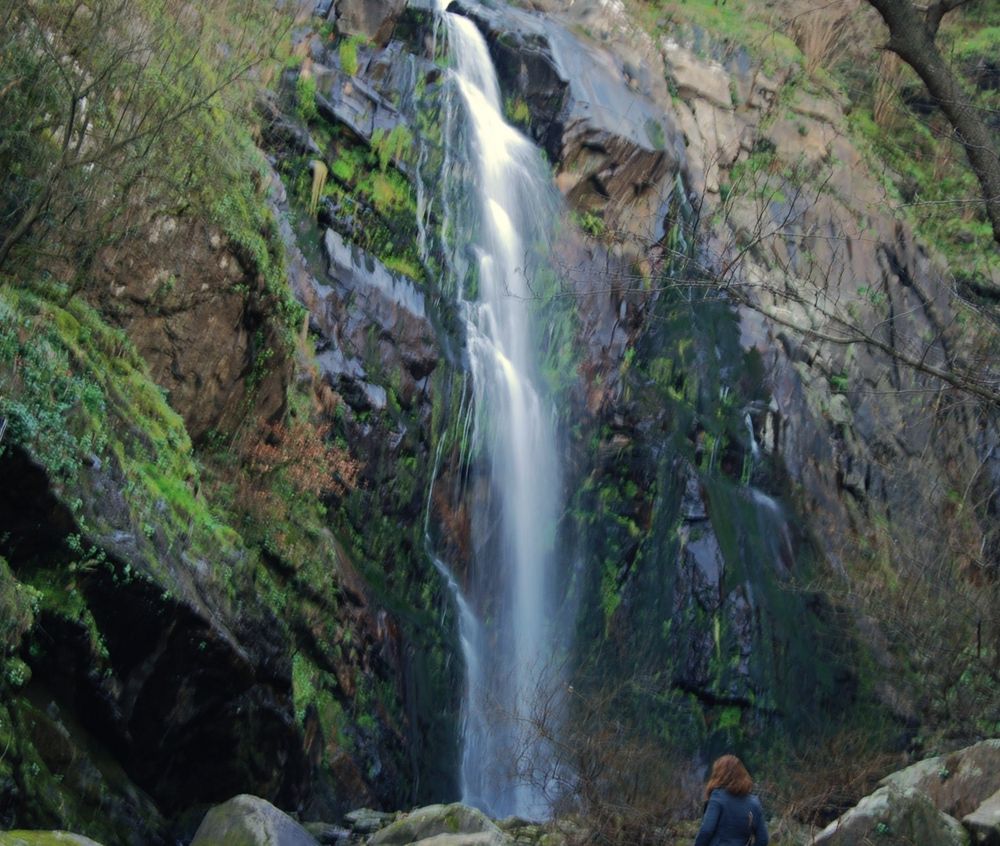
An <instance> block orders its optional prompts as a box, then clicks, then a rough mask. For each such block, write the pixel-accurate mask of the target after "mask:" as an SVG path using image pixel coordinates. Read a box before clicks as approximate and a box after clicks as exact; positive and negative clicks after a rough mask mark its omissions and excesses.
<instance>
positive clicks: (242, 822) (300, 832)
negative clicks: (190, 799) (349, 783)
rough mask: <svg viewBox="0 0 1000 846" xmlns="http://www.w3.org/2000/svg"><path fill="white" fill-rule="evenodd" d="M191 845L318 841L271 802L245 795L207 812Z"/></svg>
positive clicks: (273, 845) (281, 845) (308, 845)
mask: <svg viewBox="0 0 1000 846" xmlns="http://www.w3.org/2000/svg"><path fill="white" fill-rule="evenodd" d="M191 846H318V841H317V840H316V838H314V837H313V836H312V835H311V834H310V833H309V832H308V831H306V830H305V829H304V828H303V827H302V826H301V825H299V824H298V823H297V822H295V820H293V819H292V818H291V817H290V816H288V814H285V813H283V812H281V811H279V810H278V809H277V808H275V807H274V805H272V804H271V803H270V802H268V801H266V800H264V799H261V798H259V797H257V796H247V795H243V796H236V797H235V798H233V799H230V800H229V801H228V802H226V803H224V804H222V805H217V806H216V807H214V808H212V810H211V811H209V812H208V813H207V814H205V819H204V820H202V823H201V825H200V826H198V831H197V832H195V835H194V840H192V841H191Z"/></svg>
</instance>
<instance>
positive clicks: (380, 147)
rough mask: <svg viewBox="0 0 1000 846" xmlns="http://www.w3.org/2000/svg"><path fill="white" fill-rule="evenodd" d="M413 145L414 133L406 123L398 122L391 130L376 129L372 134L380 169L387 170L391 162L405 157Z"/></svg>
mask: <svg viewBox="0 0 1000 846" xmlns="http://www.w3.org/2000/svg"><path fill="white" fill-rule="evenodd" d="M412 145H413V133H412V132H410V129H409V127H407V126H406V124H404V123H397V124H396V125H395V126H394V127H393V128H392V130H391V131H390V132H388V133H386V132H384V131H383V130H381V129H377V130H375V132H374V133H373V135H372V149H373V150H374V151H375V155H376V156H377V158H378V166H379V170H381V171H383V172H384V171H385V170H386V168H387V167H388V166H389V164H390V163H391V162H394V161H400V160H402V159H404V158H405V155H404V154H406V153H408V152H409V150H410V149H411V147H412Z"/></svg>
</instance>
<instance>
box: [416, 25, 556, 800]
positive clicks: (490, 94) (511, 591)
mask: <svg viewBox="0 0 1000 846" xmlns="http://www.w3.org/2000/svg"><path fill="white" fill-rule="evenodd" d="M438 15H439V21H440V23H441V24H442V25H443V27H444V29H445V32H446V33H447V49H448V51H449V53H450V55H451V57H452V70H451V71H450V74H449V79H448V81H447V85H446V88H447V90H448V91H450V93H451V95H452V96H453V97H454V101H453V102H452V101H449V102H448V103H447V105H446V107H445V108H444V109H443V112H444V115H445V120H444V123H445V124H446V125H445V126H444V127H443V136H444V138H443V141H444V145H445V156H444V161H445V164H446V166H445V167H444V168H443V172H442V174H440V181H441V184H439V185H436V186H432V187H431V188H428V187H427V186H422V193H421V206H422V208H427V207H428V206H429V205H430V204H432V203H434V202H435V199H433V198H432V199H430V200H427V199H425V196H424V195H425V194H431V193H432V194H434V195H435V198H436V202H437V203H438V206H439V207H440V214H441V216H442V219H443V220H444V226H443V228H444V229H449V230H450V231H451V235H452V246H451V248H450V259H451V260H450V261H449V262H448V263H449V265H450V267H449V268H448V269H447V270H448V272H450V273H452V274H453V275H454V277H455V280H456V288H457V290H458V292H459V304H460V307H461V311H462V314H463V316H464V322H465V330H466V338H467V349H468V357H469V366H470V370H471V374H472V391H473V398H474V410H473V414H474V418H473V432H472V443H473V447H472V452H473V454H474V455H475V456H476V458H475V460H476V461H477V462H481V467H482V471H483V472H482V473H481V476H482V477H483V478H485V479H487V480H488V482H487V483H486V484H484V485H481V486H478V487H477V488H476V489H475V490H470V491H469V492H468V496H469V497H470V498H471V499H472V501H471V502H470V503H469V505H470V508H471V513H472V521H471V522H472V541H473V551H472V559H473V560H472V561H471V562H470V565H469V566H470V572H469V573H468V575H467V578H466V579H465V584H464V585H463V586H462V587H461V588H460V587H459V585H458V583H457V581H456V580H455V578H454V577H453V575H452V573H451V571H450V570H449V569H448V568H447V567H446V565H445V564H444V563H443V562H441V561H440V560H438V559H437V558H435V566H437V567H438V569H439V570H440V571H441V572H442V573H443V574H444V575H445V578H446V580H447V582H448V585H449V588H450V590H451V591H452V593H453V595H454V596H455V599H456V603H457V605H458V608H459V630H460V641H461V647H462V650H463V654H464V658H465V665H466V680H465V694H464V699H463V705H462V729H461V735H462V737H461V741H462V756H461V774H460V783H461V785H462V792H463V795H462V800H463V801H465V802H467V803H469V804H472V805H476V806H478V807H480V808H482V809H483V810H485V811H487V812H488V813H490V814H492V815H494V816H506V815H509V814H517V815H520V816H524V817H528V818H539V817H542V816H544V815H545V814H546V813H547V811H548V805H547V802H546V795H547V794H548V793H549V787H550V783H549V782H550V780H551V779H552V778H553V776H554V774H553V773H552V772H551V769H552V766H553V759H552V756H551V753H550V750H549V749H548V748H547V747H546V745H545V744H544V743H542V742H541V741H540V738H539V737H538V736H537V730H536V729H534V728H532V727H531V725H530V724H531V722H532V720H533V719H535V718H536V717H537V716H538V713H537V710H536V709H537V708H538V707H540V706H541V704H542V703H543V702H544V703H545V705H546V713H545V719H546V726H547V728H548V729H549V730H552V729H553V728H555V727H556V725H555V724H556V723H557V722H558V720H559V710H560V709H559V708H558V703H559V701H560V697H559V694H558V690H559V673H558V670H557V669H556V666H555V664H556V656H557V655H558V653H559V649H558V641H557V635H558V632H557V631H556V629H557V626H556V625H555V622H554V621H555V619H556V618H557V610H558V608H557V600H556V598H555V594H556V586H555V585H554V577H553V572H552V571H553V566H554V554H553V553H554V550H553V546H554V540H555V524H556V519H557V516H558V514H559V510H560V502H559V496H560V490H561V484H560V476H559V466H558V461H557V458H556V439H555V426H554V422H553V420H554V414H553V410H552V405H551V402H550V401H549V400H548V398H547V397H546V396H545V393H544V391H543V390H542V388H541V385H542V382H541V380H540V378H539V375H538V370H539V367H538V359H539V356H540V352H539V349H538V342H537V340H536V338H537V337H538V336H539V335H540V334H541V333H536V332H535V331H533V316H532V310H533V309H532V299H533V298H534V290H533V288H532V280H533V274H534V268H535V267H536V266H537V264H538V262H539V260H543V259H539V256H544V254H545V252H546V245H547V244H548V241H549V230H550V228H551V227H552V224H553V222H554V220H555V218H556V217H557V215H558V211H559V200H558V196H557V194H556V192H555V189H554V188H553V186H552V182H551V175H550V173H549V172H548V168H547V166H546V165H545V162H544V160H543V158H542V155H541V153H540V151H539V150H538V148H536V147H535V146H534V145H533V144H532V143H531V142H530V141H529V140H528V139H526V138H525V137H524V136H523V135H521V134H520V133H519V132H517V131H516V130H515V129H514V128H513V127H511V126H509V125H508V124H507V123H506V122H505V121H504V119H503V116H502V110H501V99H500V91H499V86H498V83H497V78H496V73H495V71H494V68H493V65H492V62H491V61H490V57H489V52H488V50H487V46H486V42H485V40H484V39H483V37H482V35H481V34H480V33H479V31H478V30H477V29H476V26H475V25H474V24H473V22H472V21H470V20H469V19H467V18H465V17H462V16H460V15H457V14H454V13H450V12H447V11H445V9H444V6H443V5H439V7H438ZM453 162H459V163H461V165H462V166H461V167H455V168H452V167H450V163H453ZM455 173H458V174H459V175H458V176H455ZM449 179H451V180H452V181H453V182H454V181H455V180H456V179H457V180H458V183H459V184H453V185H451V186H449V184H448V182H449ZM470 192H471V193H473V194H474V199H473V201H472V202H471V204H469V203H467V204H466V205H464V206H462V207H460V208H459V207H458V206H459V204H460V203H461V199H460V198H461V197H462V195H464V196H465V197H466V198H468V196H469V194H470ZM554 706H555V707H554Z"/></svg>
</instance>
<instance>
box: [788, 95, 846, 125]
mask: <svg viewBox="0 0 1000 846" xmlns="http://www.w3.org/2000/svg"><path fill="white" fill-rule="evenodd" d="M792 109H793V110H795V111H796V112H798V113H799V114H800V115H805V116H806V117H811V118H815V119H816V120H820V121H825V122H826V123H832V124H839V123H840V121H841V119H842V118H843V116H844V113H843V111H842V110H841V108H840V106H838V105H837V104H836V103H835V102H834V101H833V100H831V99H830V98H829V97H816V96H814V95H811V94H806V93H805V92H803V91H801V90H800V91H799V92H798V94H797V95H796V97H795V99H794V100H793V101H792Z"/></svg>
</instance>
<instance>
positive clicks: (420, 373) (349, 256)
mask: <svg viewBox="0 0 1000 846" xmlns="http://www.w3.org/2000/svg"><path fill="white" fill-rule="evenodd" d="M323 247H324V251H325V253H326V257H327V261H328V269H327V274H328V277H329V279H330V281H331V283H332V284H330V285H324V284H320V283H318V282H314V283H313V284H312V285H311V287H310V289H307V290H304V291H303V292H302V296H301V297H300V299H302V301H303V302H304V304H305V305H306V307H307V308H308V309H309V311H310V322H311V324H312V325H313V327H314V328H315V330H316V331H317V332H318V333H319V334H320V335H321V337H322V338H324V339H325V340H324V341H321V342H320V344H319V346H318V353H319V363H320V366H321V367H322V368H324V371H325V372H326V373H327V376H328V378H330V379H331V382H332V383H333V385H334V387H335V388H336V389H338V390H341V389H343V392H344V393H345V396H346V397H347V398H348V400H352V401H353V400H356V401H357V402H358V403H360V404H361V405H362V406H364V407H369V408H384V407H385V405H386V402H387V395H386V391H385V387H384V386H381V385H377V384H374V383H373V382H372V381H369V380H368V379H367V378H366V369H367V368H366V366H365V365H364V364H363V361H364V360H365V358H366V357H367V358H368V359H369V360H371V359H372V358H373V357H374V359H375V363H376V364H377V366H378V367H379V368H380V370H381V371H382V372H384V373H392V374H393V375H394V378H395V379H396V380H397V385H396V389H397V391H398V394H399V398H400V400H401V401H402V402H403V403H404V404H407V405H408V404H409V403H411V402H412V401H413V400H414V399H415V397H416V396H417V394H418V393H419V391H420V385H421V384H422V382H423V380H424V379H426V377H427V376H428V375H430V373H431V372H433V370H434V369H435V368H436V367H437V364H438V359H439V355H440V352H439V348H438V345H437V339H436V334H435V331H434V328H433V326H432V325H431V322H430V320H429V318H428V316H427V312H426V308H425V303H424V295H423V293H421V292H420V291H419V290H418V289H417V288H416V286H415V285H414V284H413V283H412V282H410V281H409V280H408V279H406V278H405V277H403V276H401V275H400V274H397V273H393V272H391V271H390V270H388V268H386V267H385V265H383V264H382V263H381V262H380V261H378V260H377V259H376V258H374V257H373V256H371V255H369V254H367V253H365V252H364V251H363V250H362V249H361V248H360V247H358V246H357V245H354V244H349V243H348V242H347V241H345V240H344V239H343V238H342V237H341V236H340V235H338V234H337V233H336V232H334V231H333V230H332V229H328V230H327V232H326V234H325V236H324V239H323ZM373 328H374V329H376V330H377V334H375V335H374V336H373V334H372V330H373ZM373 340H374V344H373V343H372V341H373Z"/></svg>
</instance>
